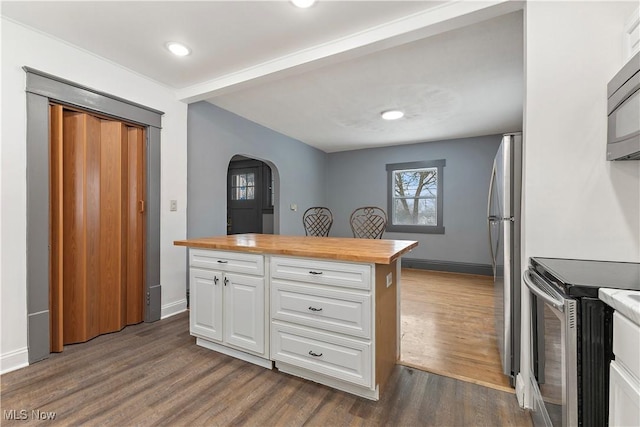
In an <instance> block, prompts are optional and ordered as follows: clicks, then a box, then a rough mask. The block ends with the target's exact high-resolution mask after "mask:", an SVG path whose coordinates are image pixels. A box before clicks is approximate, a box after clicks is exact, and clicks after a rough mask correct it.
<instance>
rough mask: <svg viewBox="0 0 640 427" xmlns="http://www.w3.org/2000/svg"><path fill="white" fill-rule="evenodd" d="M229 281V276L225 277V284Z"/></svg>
mask: <svg viewBox="0 0 640 427" xmlns="http://www.w3.org/2000/svg"><path fill="white" fill-rule="evenodd" d="M227 283H229V278H227V277H225V278H224V285H225V286H227Z"/></svg>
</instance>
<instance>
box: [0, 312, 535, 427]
mask: <svg viewBox="0 0 640 427" xmlns="http://www.w3.org/2000/svg"><path fill="white" fill-rule="evenodd" d="M0 382H1V395H0V396H1V407H2V414H3V417H2V422H1V424H2V425H3V426H5V425H6V426H11V425H21V426H24V425H44V424H46V425H87V426H93V425H100V426H133V425H136V426H151V425H153V426H165V425H166V426H182V425H184V426H205V425H211V426H214V425H215V426H231V425H247V426H299V425H309V426H346V425H349V426H358V425H362V426H383V425H389V426H431V425H433V426H436V425H438V426H465V425H469V426H500V425H505V426H515V425H518V426H520V425H522V426H529V425H531V422H530V419H529V415H528V414H527V413H526V412H525V411H522V410H521V409H520V408H519V407H518V404H517V401H516V398H515V396H514V394H512V393H505V392H502V391H498V390H493V389H490V388H486V387H482V386H480V385H477V384H473V383H469V382H462V381H459V380H455V379H452V378H446V377H442V376H439V375H435V374H430V373H427V372H422V371H418V370H415V369H412V368H409V367H405V366H397V367H396V369H395V371H394V374H393V376H392V378H391V379H390V382H389V384H388V387H387V389H385V390H384V392H383V393H382V399H381V400H380V401H378V402H373V401H370V400H367V399H363V398H359V397H356V396H353V395H350V394H347V393H344V392H341V391H337V390H333V389H331V388H329V387H325V386H322V385H318V384H315V383H313V382H310V381H306V380H303V379H300V378H296V377H293V376H290V375H287V374H284V373H280V372H277V371H275V370H274V371H269V370H267V369H264V368H261V367H258V366H255V365H252V364H249V363H246V362H243V361H240V360H237V359H234V358H231V357H229V356H225V355H222V354H219V353H216V352H213V351H210V350H207V349H204V348H201V347H198V346H196V345H195V339H194V338H193V337H191V336H189V322H188V313H183V314H180V315H177V316H174V317H171V318H169V319H165V320H161V321H159V322H156V323H153V324H139V325H134V326H128V327H127V328H125V329H124V330H123V331H121V332H117V333H113V334H109V335H103V336H99V337H97V338H95V339H93V340H91V341H89V342H87V343H83V344H76V345H71V346H65V348H64V352H63V353H59V354H53V355H52V356H51V357H50V358H49V359H47V360H44V361H42V362H38V363H35V364H33V365H31V366H28V367H26V368H23V369H20V370H17V371H14V372H10V373H7V374H4V375H2V376H1V377H0ZM21 411H24V412H21ZM32 411H40V413H41V414H44V415H43V416H46V414H47V413H48V412H52V413H55V419H54V420H52V421H51V420H49V421H41V420H35V419H33V415H35V414H36V413H34V412H32ZM23 415H26V419H25V420H15V418H22V417H23ZM12 417H13V418H14V419H13V420H11V419H9V418H12Z"/></svg>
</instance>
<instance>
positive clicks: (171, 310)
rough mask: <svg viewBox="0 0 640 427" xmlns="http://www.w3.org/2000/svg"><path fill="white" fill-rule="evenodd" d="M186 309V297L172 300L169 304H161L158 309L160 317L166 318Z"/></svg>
mask: <svg viewBox="0 0 640 427" xmlns="http://www.w3.org/2000/svg"><path fill="white" fill-rule="evenodd" d="M184 311H187V299H186V298H184V299H181V300H180V301H176V302H172V303H171V304H167V305H163V306H162V308H161V309H160V319H166V318H167V317H171V316H175V315H176V314H179V313H182V312H184Z"/></svg>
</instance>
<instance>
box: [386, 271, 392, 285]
mask: <svg viewBox="0 0 640 427" xmlns="http://www.w3.org/2000/svg"><path fill="white" fill-rule="evenodd" d="M392 283H393V275H392V274H391V273H389V274H387V288H388V287H389V286H391V284H392Z"/></svg>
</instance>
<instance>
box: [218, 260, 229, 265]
mask: <svg viewBox="0 0 640 427" xmlns="http://www.w3.org/2000/svg"><path fill="white" fill-rule="evenodd" d="M228 262H229V261H224V260H221V259H219V260H218V264H226V263H228Z"/></svg>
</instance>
